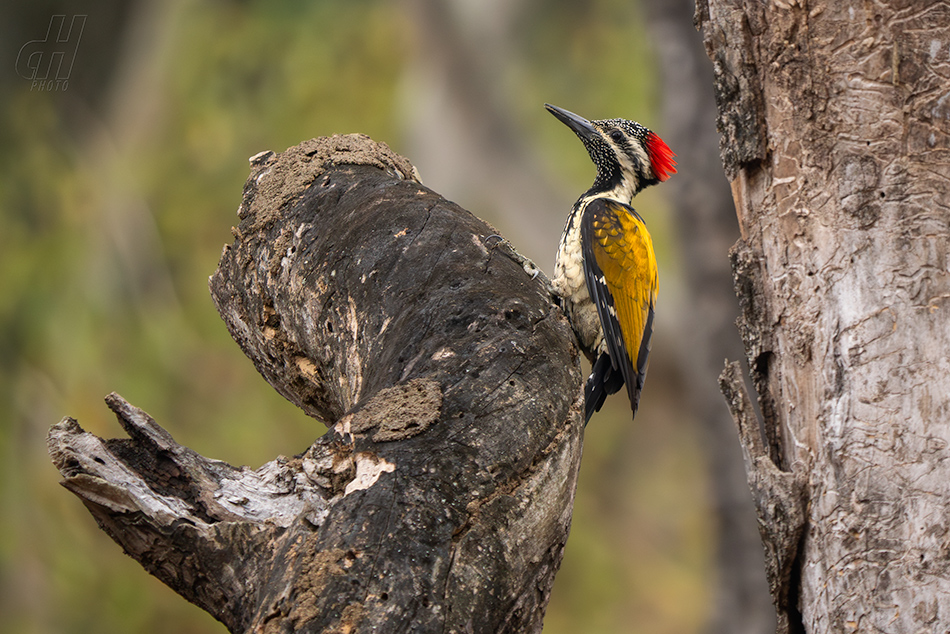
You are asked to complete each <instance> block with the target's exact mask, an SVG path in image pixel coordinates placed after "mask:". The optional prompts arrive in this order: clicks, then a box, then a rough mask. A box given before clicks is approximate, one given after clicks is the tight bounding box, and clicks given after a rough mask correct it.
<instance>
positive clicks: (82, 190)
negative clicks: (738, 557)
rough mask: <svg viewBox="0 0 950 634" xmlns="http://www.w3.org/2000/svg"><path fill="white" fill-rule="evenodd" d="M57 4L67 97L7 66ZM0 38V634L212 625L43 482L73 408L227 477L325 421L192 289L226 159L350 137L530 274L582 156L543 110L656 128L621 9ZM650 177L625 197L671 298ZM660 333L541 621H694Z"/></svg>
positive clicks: (701, 564) (265, 12) (582, 7)
mask: <svg viewBox="0 0 950 634" xmlns="http://www.w3.org/2000/svg"><path fill="white" fill-rule="evenodd" d="M450 5H451V6H450ZM453 12H454V13H453ZM459 12H461V13H462V15H459ZM465 12H469V13H465ZM57 14H65V15H66V20H67V21H69V20H70V19H71V18H72V16H74V15H86V16H87V18H86V22H85V24H84V28H83V32H82V35H81V41H80V42H79V46H78V49H76V55H75V59H74V63H73V67H72V71H71V73H70V74H69V79H68V86H67V87H66V90H53V91H48V90H38V89H36V87H35V86H33V85H32V82H31V81H30V80H29V79H26V78H24V77H22V76H21V75H20V74H19V73H18V72H17V69H18V66H17V55H18V54H19V52H20V51H21V49H22V47H23V46H24V44H27V43H28V42H29V41H31V40H42V39H43V38H44V37H45V35H46V31H47V29H48V28H49V25H50V20H51V17H52V16H54V15H57ZM445 24H452V25H454V27H453V28H456V29H461V31H460V32H459V33H455V34H451V33H446V31H445V28H443V27H444V25H445ZM0 42H2V44H3V46H2V58H0V89H2V90H0V110H2V120H0V469H2V477H0V502H2V505H3V513H2V515H0V632H2V633H7V632H9V633H11V634H12V633H15V634H33V633H36V634H47V633H70V634H80V633H89V634H110V633H127V632H147V633H190V632H193V633H198V632H202V633H205V632H207V633H210V632H224V631H225V630H224V628H223V626H221V625H220V624H219V623H217V622H216V621H214V620H213V619H212V618H211V617H209V616H208V615H206V614H205V613H204V612H202V611H200V610H199V609H197V608H195V607H193V606H191V605H190V604H188V603H186V602H185V601H184V600H182V599H180V598H179V597H178V596H177V595H175V594H174V593H173V592H171V591H170V590H168V589H167V588H165V587H164V586H163V585H162V584H160V583H159V582H158V581H156V580H155V579H153V578H152V577H150V576H149V575H148V574H146V573H145V572H144V571H143V570H142V569H141V568H140V567H139V565H138V564H137V563H135V562H134V561H132V560H131V559H129V558H128V557H126V556H125V555H124V554H123V553H122V552H121V549H120V548H119V547H118V546H117V545H115V544H114V543H113V542H112V541H111V540H110V539H109V538H108V537H107V536H106V535H105V534H104V533H102V532H100V531H99V530H98V528H97V527H96V524H95V522H94V521H93V519H92V518H91V517H90V516H89V514H88V513H87V512H86V510H85V508H84V507H83V506H82V505H81V503H80V502H79V501H78V500H77V499H76V498H75V497H74V496H72V495H71V494H70V493H68V492H67V491H66V490H65V489H63V488H61V487H60V486H59V485H58V481H59V476H58V473H57V472H56V470H55V469H54V468H53V467H52V465H51V463H50V461H49V458H48V456H47V454H46V445H45V438H46V433H47V430H48V429H49V427H50V425H52V424H54V423H56V422H58V421H59V420H60V419H61V418H62V417H64V416H67V415H68V416H73V417H75V418H77V419H79V421H80V423H81V424H82V425H83V426H84V427H85V428H86V429H87V430H89V431H91V432H93V433H95V434H97V435H100V436H106V437H113V436H118V435H121V433H122V432H121V429H120V428H119V426H118V425H117V424H116V423H115V421H114V419H113V417H112V416H111V415H110V414H109V412H108V410H107V409H106V408H105V406H104V405H103V402H102V397H103V396H104V395H105V394H107V393H108V392H111V391H117V392H119V393H120V394H122V395H123V396H124V397H125V398H127V399H128V400H129V401H130V402H132V403H133V404H135V405H137V406H139V407H142V408H143V409H145V410H146V411H148V412H149V413H150V414H151V415H152V416H154V417H155V418H156V419H157V420H158V421H159V423H161V424H162V425H163V426H165V427H166V428H167V429H168V430H169V431H170V432H171V433H172V434H173V435H174V436H175V438H176V439H177V440H178V441H179V442H181V443H182V444H184V445H187V446H189V447H191V448H193V449H195V450H197V451H198V452H200V453H202V454H204V455H206V456H209V457H213V458H218V459H222V460H225V461H227V462H230V463H232V464H236V465H238V464H247V465H250V466H252V467H257V466H259V465H261V464H262V463H264V462H267V461H269V460H271V459H273V458H274V457H275V456H276V455H278V454H284V455H292V454H295V453H298V452H300V451H302V450H304V449H305V448H306V447H307V446H309V444H310V442H311V441H312V440H313V439H314V438H315V437H317V436H319V435H321V434H322V433H323V432H324V427H323V426H322V425H321V424H319V423H317V422H315V421H313V420H311V419H308V418H307V417H305V416H304V415H303V414H302V413H300V412H299V411H297V410H296V409H295V408H294V407H292V406H291V405H290V404H288V403H287V402H286V401H284V400H283V399H282V398H281V397H280V396H278V395H277V394H276V393H275V392H274V391H273V390H272V389H271V388H270V387H269V386H268V385H267V384H266V383H265V382H264V381H263V379H261V377H260V376H259V375H258V374H257V373H256V371H255V370H254V368H253V366H252V365H251V363H250V362H249V361H247V360H246V359H245V358H244V356H243V355H242V353H241V351H240V350H239V349H238V347H237V345H236V344H235V343H233V342H232V341H231V339H230V337H229V335H228V333H227V331H226V329H225V326H224V324H223V322H221V320H220V319H219V317H218V315H217V313H216V312H215V309H214V307H213V305H212V303H211V300H210V297H209V294H208V291H207V279H208V276H209V275H210V274H211V273H212V272H213V271H214V269H215V266H216V263H217V260H218V257H219V255H220V253H221V248H222V246H223V245H224V244H225V243H227V242H229V241H230V240H231V236H230V232H229V228H230V226H231V225H232V224H236V216H235V211H236V209H237V206H238V204H239V202H240V198H241V189H242V186H243V183H244V180H245V178H246V176H247V174H248V163H247V158H248V157H250V156H252V155H254V154H256V153H257V152H259V151H261V150H265V149H271V150H276V151H281V150H283V149H285V148H286V147H288V146H291V145H295V144H297V143H299V142H300V141H302V140H305V139H308V138H311V137H315V136H320V135H328V134H333V133H347V132H363V133H366V134H368V135H370V136H372V137H373V138H374V139H376V140H379V141H385V142H386V143H388V144H389V145H390V146H391V147H392V148H393V149H394V150H396V151H397V152H399V153H402V154H404V155H406V156H408V157H409V158H410V160H412V161H413V162H414V163H415V164H416V165H417V167H418V168H419V170H420V172H421V175H422V178H423V180H424V181H425V183H426V184H427V185H428V186H429V187H432V188H433V189H435V190H436V191H438V192H440V193H441V194H443V195H444V196H446V197H447V198H449V199H452V200H454V201H456V202H458V203H459V204H461V205H462V206H463V207H466V208H467V209H469V210H471V211H472V212H473V213H475V214H476V215H478V216H481V217H483V218H485V219H486V220H488V221H489V222H491V223H492V224H494V225H495V226H496V227H498V228H499V229H500V230H501V231H502V232H503V233H505V235H506V237H508V238H509V239H510V240H511V241H512V242H513V243H514V244H515V245H516V246H517V247H519V248H520V249H521V250H522V251H523V252H524V253H525V254H526V255H528V256H529V257H532V258H533V259H535V261H536V262H537V263H538V264H539V265H540V266H541V267H542V268H543V269H544V270H545V271H546V272H548V273H550V272H551V270H552V268H553V259H554V252H555V248H556V240H557V236H558V235H559V233H560V230H561V227H562V224H563V222H564V218H565V217H566V213H567V211H568V210H569V208H570V206H571V204H572V203H573V201H574V200H575V198H576V197H577V196H578V195H579V194H580V193H581V192H582V191H583V190H584V189H586V188H587V186H588V185H589V183H590V182H591V180H592V178H593V167H592V166H591V164H590V162H589V160H588V159H587V157H586V154H585V152H584V151H583V148H582V146H581V145H580V144H579V143H578V142H577V140H576V138H574V136H573V135H572V134H571V133H570V132H569V131H568V130H567V129H566V128H565V127H564V126H563V125H561V124H559V123H558V122H557V121H556V120H555V119H553V118H552V117H551V116H550V115H549V114H548V113H546V112H545V111H544V109H543V108H542V103H543V102H545V101H547V102H551V103H554V104H557V105H560V106H563V107H566V108H569V109H571V110H574V111H575V112H578V113H581V114H584V115H585V116H589V117H591V118H603V117H613V116H624V117H628V118H635V119H638V120H640V121H641V122H643V123H644V124H645V125H647V126H649V127H653V128H654V129H656V130H658V131H659V132H660V133H661V134H662V129H661V128H660V127H659V126H660V120H659V118H658V116H657V101H658V98H657V83H656V82H657V78H656V77H655V76H654V74H653V70H652V69H653V68H654V64H653V61H652V52H651V48H650V42H649V38H648V34H647V33H646V29H645V26H644V20H643V16H642V13H641V10H640V8H639V7H638V5H637V3H636V2H631V1H629V0H595V1H593V2H586V3H576V2H568V1H563V0H562V1H549V2H541V1H537V0H534V1H532V0H526V1H521V2H503V1H501V0H492V1H488V0H483V1H481V2H454V3H444V4H440V3H438V2H433V1H430V0H418V1H410V0H407V1H401V2H383V1H379V0H326V1H322V2H312V3H303V2H291V1H287V0H285V1H278V2H262V1H250V0H249V1H212V2H197V1H191V0H170V1H151V2H148V1H142V2H120V1H111V2H110V1H93V0H90V1H74V2H30V3H27V2H7V3H5V4H4V6H3V8H2V9H0ZM453 47H459V48H460V49H462V50H455V49H454V48H453ZM466 47H467V48H466ZM472 60H474V62H473V61H472ZM473 96H474V97H473ZM674 149H677V148H674ZM513 166H514V168H517V169H513ZM493 170H494V171H493ZM493 178H495V179H497V181H498V186H497V188H496V187H495V186H494V185H493V184H492V183H493V181H492V179H493ZM505 178H507V179H508V181H507V182H502V181H504V179H505ZM519 183H525V185H524V187H523V188H522V187H520V186H519V185H518V184H519ZM675 186H676V180H675V178H674V179H673V180H671V181H670V183H669V184H664V186H663V187H675ZM663 187H658V188H654V189H653V190H651V191H648V192H646V193H645V194H644V195H643V196H641V197H640V198H639V199H638V203H637V206H638V209H639V210H640V212H641V213H642V215H643V216H645V217H646V218H647V221H648V223H649V224H650V226H651V230H652V232H653V234H654V238H655V241H656V243H657V250H658V256H659V259H660V267H661V283H662V287H661V294H660V297H661V303H662V302H668V303H667V305H668V306H673V305H675V303H676V301H677V300H676V297H677V296H678V294H682V291H681V290H678V289H679V288H680V286H681V284H680V282H679V271H678V267H677V264H676V252H675V244H674V242H675V241H674V239H673V238H672V237H671V230H670V228H669V222H668V221H667V220H666V218H665V215H664V212H665V210H666V205H665V203H664V198H663V195H664V194H663ZM675 336H676V335H675V333H673V332H672V331H670V330H668V329H667V327H666V326H664V319H663V310H662V308H661V312H660V319H659V326H658V332H657V338H656V340H655V343H654V355H655V356H654V359H653V361H652V367H651V376H650V380H649V381H648V383H647V388H646V390H645V392H644V398H643V402H642V404H641V408H640V413H639V415H638V417H637V421H636V424H635V425H630V424H629V410H628V409H627V405H626V403H625V400H624V399H623V398H620V397H619V396H618V397H615V398H613V399H611V401H610V402H609V403H608V407H607V408H606V409H605V412H603V413H602V414H601V415H599V416H598V417H597V418H596V419H595V420H594V421H593V424H592V425H591V426H590V427H589V428H588V430H587V434H586V438H585V448H584V449H585V452H584V460H583V466H582V470H581V478H580V485H579V489H578V494H577V499H576V505H575V509H574V521H573V528H572V532H571V536H570V540H569V543H568V546H567V551H566V556H565V560H564V564H563V566H562V570H561V572H560V573H559V575H558V577H557V581H556V584H555V589H554V594H553V598H552V601H551V604H550V606H549V609H548V613H547V618H546V622H545V632H546V633H548V634H559V633H562V632H563V633H567V632H572V633H574V632H582V633H584V632H587V633H599V632H604V633H611V634H613V633H626V632H629V633H638V632H650V633H652V634H657V633H659V634H663V633H666V632H669V633H678V634H681V633H689V632H699V631H703V628H704V624H705V623H706V622H707V620H708V619H709V616H710V602H711V590H710V588H711V586H712V584H713V540H712V536H711V534H712V532H713V528H712V524H713V520H712V519H711V509H710V505H709V503H708V502H707V500H708V491H707V488H706V475H705V473H706V464H705V459H704V454H703V451H702V446H701V445H702V440H701V439H700V434H699V433H698V431H697V427H696V424H695V422H694V421H693V420H692V418H691V417H690V414H689V412H688V411H687V409H686V406H685V405H684V404H683V403H682V401H683V399H682V398H681V395H682V391H683V390H684V386H683V379H682V377H681V376H680V374H679V372H678V371H677V369H676V363H675V362H674V361H671V360H669V359H668V358H667V353H665V352H664V345H663V342H664V341H669V340H670V339H672V338H675Z"/></svg>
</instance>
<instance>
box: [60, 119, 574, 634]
mask: <svg viewBox="0 0 950 634" xmlns="http://www.w3.org/2000/svg"><path fill="white" fill-rule="evenodd" d="M239 216H240V219H241V222H240V225H239V226H238V227H237V228H236V229H234V235H235V241H234V243H233V244H232V245H230V246H228V247H225V250H224V253H223V254H222V258H221V262H220V263H219V267H218V270H217V272H216V273H215V274H214V275H213V276H212V278H211V282H210V284H211V291H212V296H213V298H214V301H215V304H216V306H217V307H218V310H219V312H220V313H221V315H222V317H223V318H224V320H225V322H226V323H227V326H228V328H229V330H230V332H231V334H232V336H233V337H234V339H235V340H236V341H237V342H238V343H239V344H240V346H241V347H242V349H243V350H244V351H245V353H246V354H247V355H248V356H249V357H250V359H251V360H252V361H253V362H254V364H255V366H256V367H257V368H258V370H259V371H260V372H261V374H263V375H264V377H265V378H266V379H267V380H268V382H270V383H271V385H273V386H274V387H275V389H277V390H278V391H279V392H280V393H281V394H283V395H284V396H285V397H287V398H288V399H289V400H291V401H292V402H294V403H295V404H297V405H298V406H300V407H301V408H302V409H303V410H304V411H305V412H307V413H308V414H309V415H311V416H313V417H314V418H315V419H318V420H320V421H324V422H326V423H327V424H328V425H329V426H330V430H329V431H328V432H327V433H326V434H325V435H324V436H322V437H321V438H319V439H318V440H317V441H316V442H315V443H314V444H313V445H312V446H311V447H310V448H309V449H306V450H305V451H303V453H301V454H299V455H297V456H295V457H293V458H284V457H278V458H277V459H275V460H274V461H272V462H270V463H268V464H266V465H264V466H263V467H261V468H259V469H256V470H251V469H249V468H247V467H240V468H238V467H232V466H231V465H228V464H225V463H223V462H220V461H215V460H210V459H207V458H204V457H202V456H200V455H198V454H197V453H195V452H193V451H192V450H190V449H188V448H186V447H182V446H180V445H178V444H177V443H176V442H175V441H174V439H172V438H171V436H170V435H169V434H168V433H167V432H166V431H164V430H163V429H162V428H161V427H160V426H159V425H158V424H157V423H155V421H153V420H152V419H151V418H150V417H149V416H148V415H147V414H146V413H145V412H143V411H141V410H139V409H138V408H135V407H133V406H132V405H130V404H129V403H127V402H126V401H124V400H123V399H122V398H121V397H119V396H118V395H115V394H113V395H110V396H109V397H108V398H107V403H108V405H109V407H110V408H111V409H112V410H113V411H114V412H115V413H116V415H117V416H118V418H119V421H120V423H121V424H122V426H123V428H124V429H125V431H126V432H127V433H128V435H129V438H124V439H112V440H102V439H100V438H97V437H96V436H94V435H92V434H89V433H87V432H85V431H83V430H82V429H81V428H80V427H79V425H78V423H77V422H76V421H75V420H73V419H69V418H67V419H64V420H63V421H62V422H61V423H59V424H58V425H56V426H54V427H53V428H52V429H51V431H50V436H49V447H50V455H51V457H52V459H53V462H54V463H55V464H56V466H57V468H59V470H60V471H61V473H62V474H63V477H64V482H63V484H64V485H65V486H66V487H67V488H68V489H69V490H70V491H72V492H73V493H75V494H76V495H77V496H79V497H80V499H81V500H82V501H83V502H84V504H85V505H86V506H87V508H88V509H89V510H90V512H91V513H92V514H93V516H94V517H95V518H96V519H97V521H98V522H99V524H100V526H101V527H102V528H103V529H104V530H105V531H106V532H107V533H109V535H110V536H112V537H113V539H115V540H116V541H117V542H118V543H119V544H120V545H121V546H122V547H123V548H124V549H125V551H126V552H127V553H129V554H130V555H131V556H132V557H134V558H135V559H136V560H138V561H139V562H140V563H141V564H142V565H143V567H145V569H146V570H148V571H149V572H150V573H152V574H153V575H155V576H156V577H158V578H159V579H161V580H162V581H163V582H165V583H166V584H168V585H169V586H170V587H172V588H173V589H174V590H176V591H177V592H179V593H180V594H181V595H182V596H184V597H185V598H186V599H188V600H189V601H192V602H193V603H195V604H197V605H199V606H200V607H202V608H203V609H205V610H207V611H208V612H209V613H211V614H212V615H214V616H215V617H216V618H217V619H219V620H220V621H222V622H223V623H224V624H225V625H226V626H227V627H228V628H229V630H230V631H232V632H261V633H265V632H286V631H295V632H362V631H380V632H383V631H385V632H410V631H411V632H522V631H535V632H538V631H540V629H541V622H542V617H543V613H544V609H545V607H546V605H547V601H548V599H549V596H550V591H551V586H552V584H553V580H554V574H555V572H556V571H557V568H558V566H559V565H560V561H561V556H562V553H563V548H564V544H565V542H566V539H567V533H568V529H569V526H570V518H571V509H572V504H573V495H574V487H575V484H576V480H577V470H578V467H579V463H580V452H581V438H582V431H583V430H582V427H583V426H582V422H581V417H580V412H581V405H582V398H583V397H582V390H581V388H582V378H581V376H580V366H579V363H578V352H577V349H576V346H575V344H574V342H573V335H572V334H571V331H570V328H569V326H568V325H567V323H566V321H565V320H564V318H563V316H562V315H561V314H560V312H559V311H558V310H557V309H556V308H555V307H554V306H553V305H552V303H551V297H550V295H549V293H548V292H547V289H546V287H545V284H544V279H543V277H540V278H539V277H538V276H537V272H536V270H534V269H533V268H532V266H531V264H530V262H527V261H525V260H524V258H522V257H520V256H519V255H518V254H517V253H515V252H513V251H512V250H511V249H510V248H509V246H508V245H507V243H505V242H503V241H501V240H498V237H497V236H496V235H495V234H496V232H495V231H494V230H493V229H492V228H491V227H489V226H488V225H486V224H485V223H483V222H482V221H480V220H478V219H477V218H475V217H474V216H472V215H471V214H469V213H468V212H466V211H465V210H463V209H461V208H459V207H458V206H456V205H454V204H453V203H451V202H448V201H446V200H445V199H443V198H442V197H440V196H439V195H438V194H435V193H434V192H431V191H430V190H428V189H426V188H425V187H423V186H422V185H421V184H420V183H419V182H418V177H417V176H416V175H414V170H413V168H412V166H411V165H410V164H409V163H408V162H407V161H406V160H405V159H403V158H402V157H399V156H397V155H395V154H393V153H392V152H391V151H390V150H389V149H388V148H387V147H386V146H384V145H381V144H376V143H375V142H373V141H371V140H370V139H368V138H367V137H364V136H361V135H348V136H335V137H330V138H322V139H314V140H312V141H308V142H305V143H302V144H300V145H299V146H296V147H294V148H290V149H289V150H287V151H286V152H284V153H281V154H274V153H272V152H265V153H261V154H259V155H257V156H255V157H254V158H253V159H252V170H251V176H250V177H249V179H248V181H247V184H246V185H245V191H244V199H243V202H242V205H241V208H240V209H239ZM489 238H491V239H489ZM262 424H266V421H262Z"/></svg>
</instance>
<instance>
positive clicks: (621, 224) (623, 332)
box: [545, 104, 676, 423]
mask: <svg viewBox="0 0 950 634" xmlns="http://www.w3.org/2000/svg"><path fill="white" fill-rule="evenodd" d="M545 108H547V109H548V110H549V111H550V112H551V114H553V115H554V116H555V117H557V118H558V119H559V120H560V121H561V122H563V123H564V124H565V125H567V126H568V127H569V128H570V129H571V130H573V131H574V133H575V134H577V136H578V137H580V140H581V141H582V142H583V143H584V147H585V148H587V152H588V153H589V154H590V158H591V160H592V161H593V162H594V165H595V166H596V167H597V178H596V179H595V180H594V184H593V185H592V186H591V188H590V189H588V190H587V191H586V192H584V194H583V195H581V197H580V198H578V199H577V202H576V203H574V208H573V209H572V210H571V215H570V216H568V218H567V224H566V225H565V226H564V233H563V234H562V235H561V242H560V245H559V246H558V251H557V260H556V262H555V265H554V279H553V280H552V284H553V285H554V290H555V291H556V292H557V293H558V295H560V297H561V300H562V304H563V307H564V312H565V313H566V314H567V317H568V319H569V320H570V322H571V326H572V327H573V328H574V332H575V333H576V334H577V338H578V341H579V342H580V344H581V347H582V349H583V350H584V352H585V354H587V356H588V358H589V359H590V360H591V363H592V364H593V370H592V371H591V375H590V377H589V378H588V379H587V386H586V389H585V391H584V396H585V400H586V404H585V412H584V414H585V419H584V420H585V423H586V421H589V420H590V417H591V416H592V415H593V413H594V412H596V411H598V410H599V409H600V407H601V405H603V403H604V400H605V399H606V398H607V395H608V394H613V393H614V392H617V391H619V390H620V388H621V387H622V386H623V385H624V384H626V386H627V395H628V396H629V397H630V407H631V409H632V410H633V415H634V416H636V413H637V404H638V403H639V401H640V391H641V390H642V389H643V381H644V379H645V378H646V372H647V357H648V355H649V354H650V338H651V336H652V334H653V311H654V307H655V305H656V293H657V275H656V255H655V254H654V253H653V241H652V240H651V239H650V234H649V232H648V231H647V227H646V224H645V223H644V222H643V218H641V217H640V215H639V214H638V213H637V212H636V211H635V210H634V209H633V207H631V206H630V203H631V202H632V200H633V197H634V196H636V195H637V193H638V192H639V191H640V190H642V189H643V188H644V187H648V186H650V185H655V184H656V183H659V182H660V181H665V180H666V179H668V178H669V177H670V175H671V174H672V173H674V172H675V171H676V167H675V166H676V161H675V160H674V158H673V157H674V156H676V155H675V154H673V152H672V150H670V148H669V147H668V146H667V145H666V143H664V142H663V140H662V139H660V137H658V136H657V135H656V134H655V133H654V132H652V131H650V130H648V129H647V128H645V127H643V126H642V125H640V124H639V123H636V122H634V121H627V120H626V119H604V120H599V121H588V120H587V119H585V118H583V117H580V116H578V115H576V114H574V113H573V112H568V111H567V110H564V109H563V108H558V107H557V106H552V105H550V104H545Z"/></svg>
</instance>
